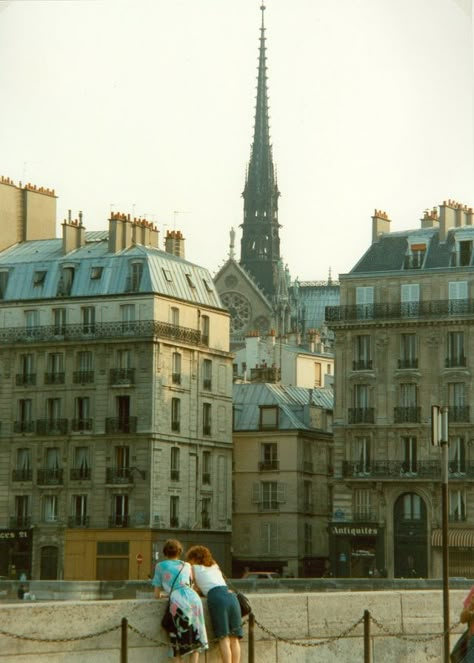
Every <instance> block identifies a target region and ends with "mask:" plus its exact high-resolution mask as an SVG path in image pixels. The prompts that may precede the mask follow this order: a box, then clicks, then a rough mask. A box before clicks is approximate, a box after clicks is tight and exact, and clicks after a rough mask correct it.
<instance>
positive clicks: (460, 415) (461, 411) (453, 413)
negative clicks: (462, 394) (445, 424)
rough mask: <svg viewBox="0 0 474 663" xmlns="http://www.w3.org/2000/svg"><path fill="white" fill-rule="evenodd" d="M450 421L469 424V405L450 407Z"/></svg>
mask: <svg viewBox="0 0 474 663" xmlns="http://www.w3.org/2000/svg"><path fill="white" fill-rule="evenodd" d="M448 418H449V421H450V422H451V423H452V422H456V423H469V405H448Z"/></svg>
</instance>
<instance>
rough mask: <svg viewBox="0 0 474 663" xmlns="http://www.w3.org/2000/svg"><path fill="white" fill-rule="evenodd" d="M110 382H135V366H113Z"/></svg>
mask: <svg viewBox="0 0 474 663" xmlns="http://www.w3.org/2000/svg"><path fill="white" fill-rule="evenodd" d="M109 376H110V378H109V379H110V384H135V369H134V368H111V369H110V372H109Z"/></svg>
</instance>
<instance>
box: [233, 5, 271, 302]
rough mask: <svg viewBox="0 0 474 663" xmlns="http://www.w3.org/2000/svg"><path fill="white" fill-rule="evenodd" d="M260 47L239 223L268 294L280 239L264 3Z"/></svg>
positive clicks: (247, 258)
mask: <svg viewBox="0 0 474 663" xmlns="http://www.w3.org/2000/svg"><path fill="white" fill-rule="evenodd" d="M260 9H261V12H262V23H261V27H260V47H259V58H258V78H257V102H256V107H255V125H254V135H253V143H252V148H251V152H250V163H249V165H248V168H247V174H246V181H245V187H244V191H243V194H242V195H243V198H244V221H243V224H242V228H243V231H242V242H241V256H240V262H241V264H242V265H243V266H244V267H245V268H246V269H247V270H248V271H249V272H250V273H251V274H252V275H253V276H254V278H255V279H256V280H257V282H258V283H259V284H260V286H261V287H262V288H263V290H265V292H266V293H267V294H269V295H273V294H276V292H277V286H278V261H279V259H280V238H279V231H278V229H279V224H278V196H279V195H280V192H279V191H278V185H277V181H276V175H275V168H274V165H273V156H272V146H271V143H270V125H269V115H268V108H269V106H268V89H267V66H266V59H267V57H266V47H265V21H264V13H265V6H264V5H263V4H262V6H261V7H260Z"/></svg>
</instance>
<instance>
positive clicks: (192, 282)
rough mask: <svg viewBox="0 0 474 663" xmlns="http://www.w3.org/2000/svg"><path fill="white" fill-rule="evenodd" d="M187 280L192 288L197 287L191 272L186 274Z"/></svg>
mask: <svg viewBox="0 0 474 663" xmlns="http://www.w3.org/2000/svg"><path fill="white" fill-rule="evenodd" d="M186 281H187V282H188V285H189V287H190V288H195V287H196V286H195V284H194V281H193V277H192V276H191V274H186Z"/></svg>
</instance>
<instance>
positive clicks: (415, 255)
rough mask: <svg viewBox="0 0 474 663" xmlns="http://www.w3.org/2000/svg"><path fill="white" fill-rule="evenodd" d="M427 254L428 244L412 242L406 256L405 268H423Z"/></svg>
mask: <svg viewBox="0 0 474 663" xmlns="http://www.w3.org/2000/svg"><path fill="white" fill-rule="evenodd" d="M425 255H426V244H412V245H411V246H410V247H409V249H408V252H407V254H406V256H405V269H421V268H422V267H423V262H424V260H425Z"/></svg>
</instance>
